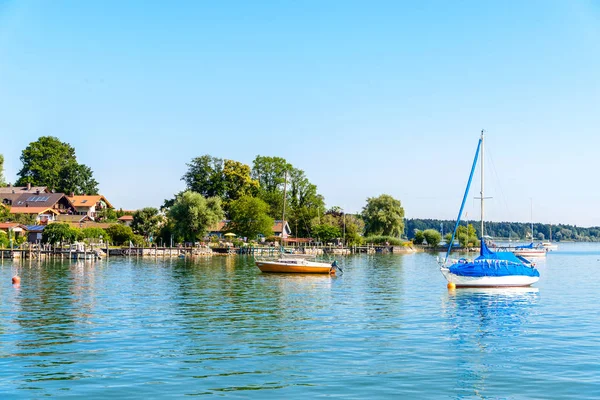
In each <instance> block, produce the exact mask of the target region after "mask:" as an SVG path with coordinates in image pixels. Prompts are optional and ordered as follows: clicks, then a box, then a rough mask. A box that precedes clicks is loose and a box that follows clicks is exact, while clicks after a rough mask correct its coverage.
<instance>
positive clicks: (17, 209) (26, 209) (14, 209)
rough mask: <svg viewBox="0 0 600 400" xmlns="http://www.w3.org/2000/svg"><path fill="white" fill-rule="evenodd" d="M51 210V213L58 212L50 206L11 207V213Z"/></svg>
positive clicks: (39, 212)
mask: <svg viewBox="0 0 600 400" xmlns="http://www.w3.org/2000/svg"><path fill="white" fill-rule="evenodd" d="M46 212H51V213H53V214H59V212H58V211H56V210H54V209H53V208H50V207H11V208H10V213H11V214H44V213H46Z"/></svg>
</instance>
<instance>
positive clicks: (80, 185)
mask: <svg viewBox="0 0 600 400" xmlns="http://www.w3.org/2000/svg"><path fill="white" fill-rule="evenodd" d="M58 188H59V189H58V191H59V192H61V193H67V194H70V193H75V194H97V193H98V182H97V181H96V180H95V179H94V177H93V172H92V170H91V168H90V167H88V166H87V165H84V164H77V163H76V162H75V163H69V164H67V165H66V166H65V167H64V168H63V169H62V170H61V171H60V174H59V181H58Z"/></svg>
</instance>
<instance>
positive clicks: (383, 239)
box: [364, 236, 404, 246]
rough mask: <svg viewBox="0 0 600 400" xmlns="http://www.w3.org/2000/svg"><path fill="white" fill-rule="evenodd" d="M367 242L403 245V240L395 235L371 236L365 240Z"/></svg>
mask: <svg viewBox="0 0 600 400" xmlns="http://www.w3.org/2000/svg"><path fill="white" fill-rule="evenodd" d="M364 242H365V243H367V244H386V243H388V244H391V245H392V246H402V245H403V244H404V242H403V240H402V239H400V238H397V237H393V236H369V237H366V238H365V240H364Z"/></svg>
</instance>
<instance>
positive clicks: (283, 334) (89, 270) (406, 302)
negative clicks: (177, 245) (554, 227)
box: [0, 253, 600, 399]
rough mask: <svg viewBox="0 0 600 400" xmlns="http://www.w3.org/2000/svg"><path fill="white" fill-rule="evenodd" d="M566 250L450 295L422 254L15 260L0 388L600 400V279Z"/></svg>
mask: <svg viewBox="0 0 600 400" xmlns="http://www.w3.org/2000/svg"><path fill="white" fill-rule="evenodd" d="M560 257H561V256H560V254H558V255H557V256H556V257H553V256H548V259H547V261H546V264H545V265H544V266H543V267H544V269H545V270H544V272H543V276H542V279H541V280H540V281H539V286H538V287H539V288H540V289H539V290H538V289H536V288H529V289H501V290H498V289H487V290H486V289H483V290H477V289H458V290H456V291H451V292H448V291H447V290H446V289H445V284H446V283H445V282H444V278H443V277H442V276H441V274H440V273H439V268H438V266H437V264H436V262H435V257H433V256H431V255H429V254H424V253H420V254H414V255H407V256H397V255H377V256H367V255H364V256H353V257H345V258H341V259H340V260H338V262H340V263H342V268H343V269H344V273H343V274H341V275H339V276H336V277H330V276H328V275H293V274H292V275H278V274H263V273H261V272H260V271H259V270H258V269H257V268H256V266H255V265H254V260H253V259H252V258H251V257H214V258H198V259H194V260H189V259H163V260H161V259H139V260H137V259H135V258H131V259H125V258H110V259H109V260H101V261H99V262H84V261H79V262H70V261H68V260H64V261H60V260H57V261H55V262H44V263H37V262H31V263H30V262H28V261H27V262H20V263H12V262H6V261H5V263H4V264H3V265H1V268H0V315H1V318H0V359H2V360H3V361H4V362H5V364H6V365H9V366H10V367H9V368H3V369H0V378H1V379H0V393H1V394H2V398H22V399H29V398H41V397H46V396H48V397H66V396H71V397H73V398H85V397H92V398H93V397H99V398H107V397H115V398H136V399H145V398H162V397H166V396H173V397H182V396H184V395H209V396H215V395H217V396H237V397H244V398H246V397H255V398H260V399H263V398H269V397H271V398H277V399H279V398H286V399H287V398H307V397H325V396H327V397H349V398H406V397H409V398H447V397H451V398H473V397H482V398H546V397H548V393H551V394H552V395H554V396H555V397H560V398H566V397H571V398H577V397H576V395H579V396H580V397H587V398H590V397H594V394H598V396H596V397H600V391H599V390H598V389H599V383H598V382H600V371H599V370H598V363H599V362H600V360H599V359H598V356H597V354H598V351H597V349H598V348H599V346H600V336H599V334H598V332H600V321H599V320H598V318H597V317H596V314H597V313H596V308H597V304H598V302H600V299H599V298H598V296H599V293H600V285H599V283H598V281H596V280H586V281H584V282H581V281H580V280H579V279H577V280H574V277H575V276H577V275H576V274H574V273H573V269H574V268H579V272H580V274H579V276H582V275H583V276H592V275H593V271H595V269H596V268H597V259H596V258H595V257H594V258H593V259H592V260H591V262H588V263H587V264H585V262H586V259H581V258H577V259H576V261H577V262H576V263H573V262H571V261H572V260H573V258H570V259H567V260H565V261H564V263H563V264H556V263H555V262H554V260H559V261H560ZM16 270H18V273H19V275H20V276H21V278H22V280H21V287H20V288H19V289H16V288H14V287H13V286H12V285H11V277H12V275H13V274H14V273H15V271H16ZM554 282H560V283H554ZM575 283H577V284H578V285H576V284H575ZM544 285H546V286H544ZM552 285H554V286H552ZM559 288H560V290H558V289H559ZM550 289H552V290H550ZM540 293H543V296H541V295H540ZM565 338H567V339H568V340H565Z"/></svg>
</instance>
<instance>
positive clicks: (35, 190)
mask: <svg viewBox="0 0 600 400" xmlns="http://www.w3.org/2000/svg"><path fill="white" fill-rule="evenodd" d="M42 193H51V191H50V190H49V189H48V187H47V186H31V184H30V183H29V184H27V186H12V185H9V186H6V187H0V202H1V203H2V204H5V205H7V206H12V205H13V202H14V201H16V200H17V199H18V198H19V197H21V196H22V195H24V194H38V195H39V194H42Z"/></svg>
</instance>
